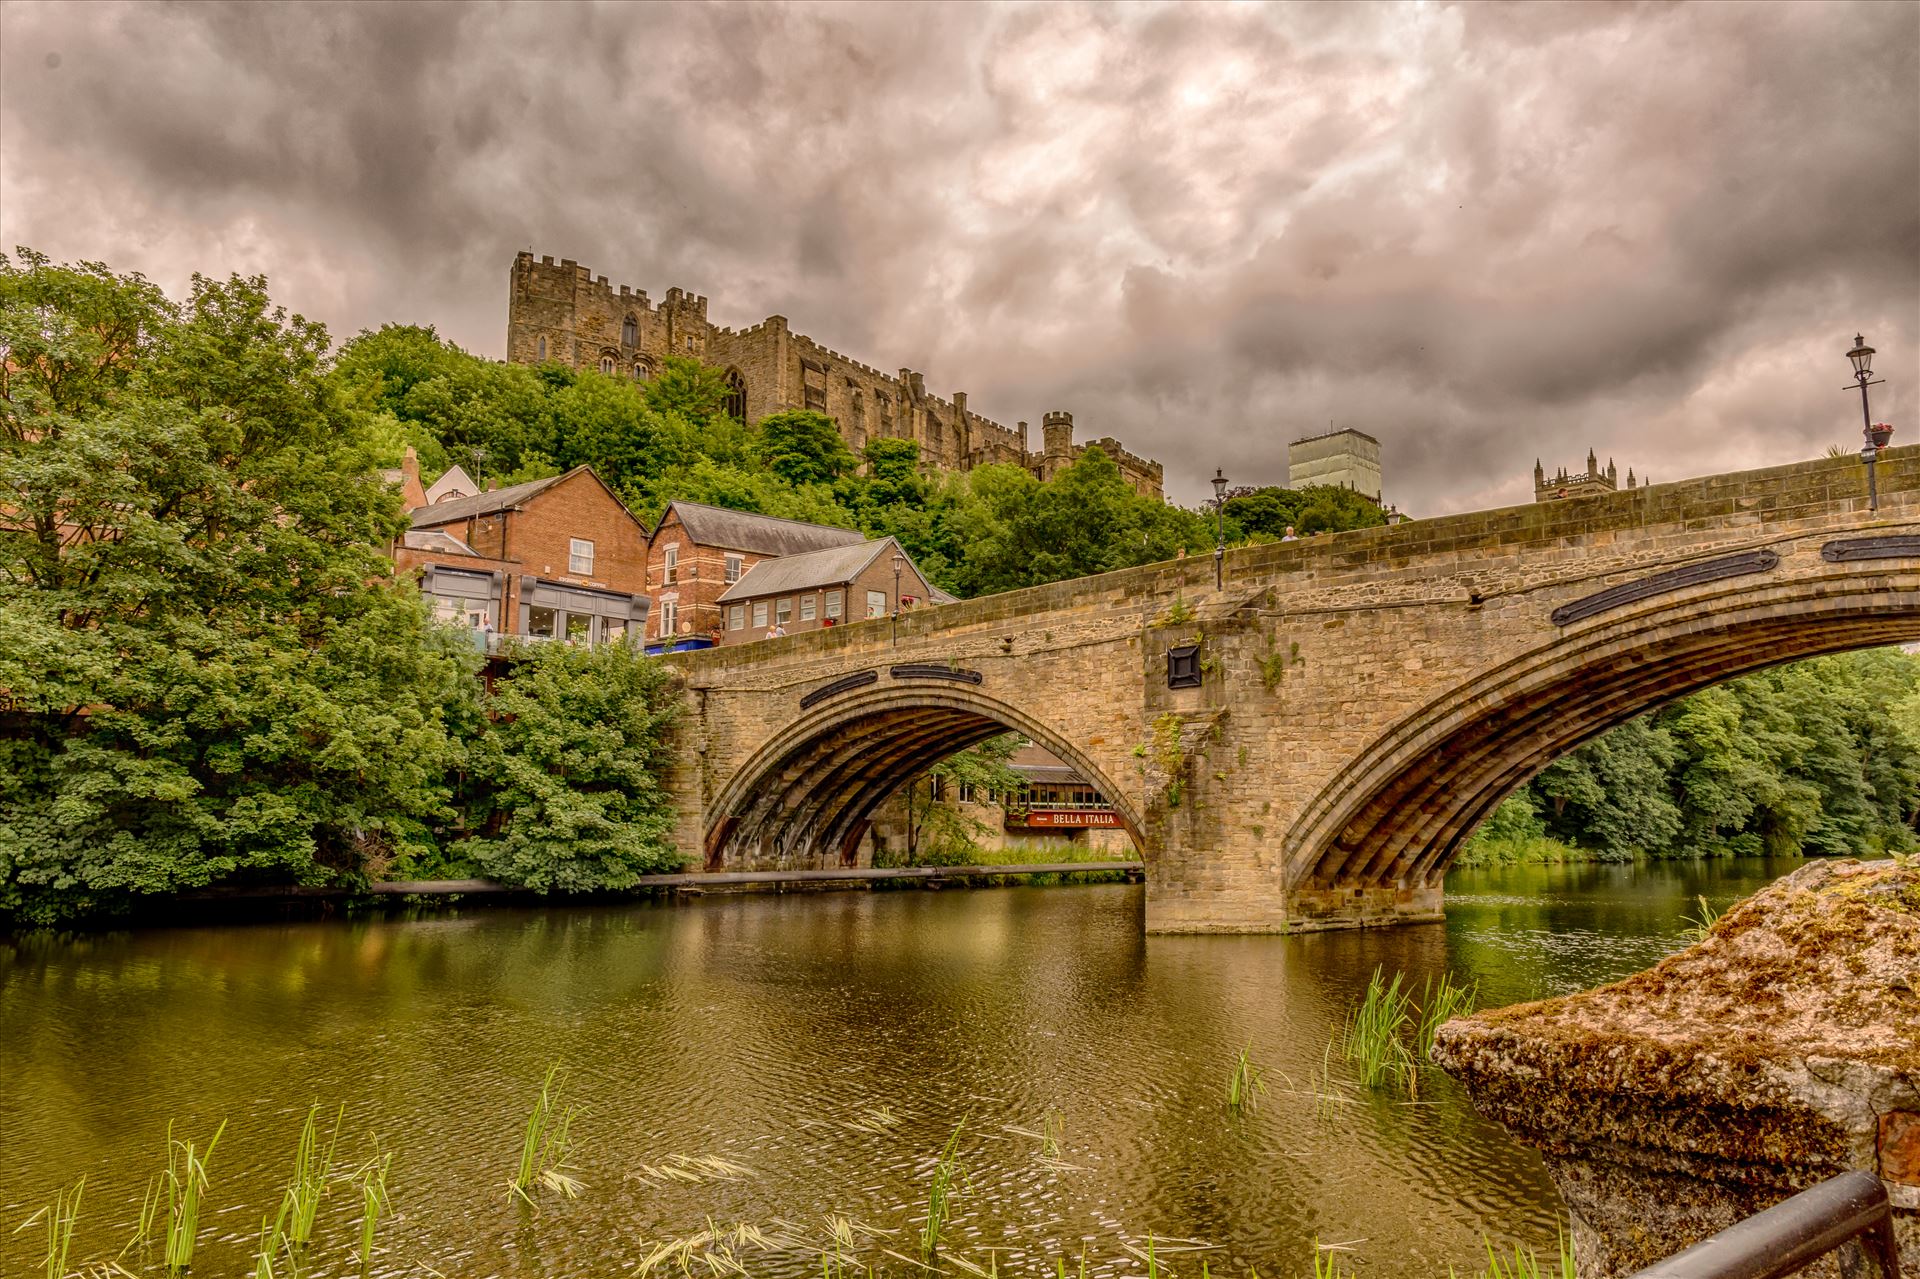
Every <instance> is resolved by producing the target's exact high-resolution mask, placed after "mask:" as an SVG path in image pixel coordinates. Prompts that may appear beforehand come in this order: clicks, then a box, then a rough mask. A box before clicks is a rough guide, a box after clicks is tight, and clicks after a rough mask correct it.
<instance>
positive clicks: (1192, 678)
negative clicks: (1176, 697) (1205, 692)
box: [1167, 644, 1200, 688]
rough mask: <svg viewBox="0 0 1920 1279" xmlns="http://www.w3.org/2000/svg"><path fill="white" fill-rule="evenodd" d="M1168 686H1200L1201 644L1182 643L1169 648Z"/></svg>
mask: <svg viewBox="0 0 1920 1279" xmlns="http://www.w3.org/2000/svg"><path fill="white" fill-rule="evenodd" d="M1167 687H1168V688H1199V687H1200V646H1199V645H1198V644H1182V645H1180V646H1179V647H1178V648H1170V649H1168V650H1167Z"/></svg>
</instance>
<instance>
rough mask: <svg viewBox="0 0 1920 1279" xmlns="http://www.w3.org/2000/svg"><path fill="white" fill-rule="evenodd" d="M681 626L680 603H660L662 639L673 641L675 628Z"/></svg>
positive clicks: (668, 601) (673, 601) (662, 601)
mask: <svg viewBox="0 0 1920 1279" xmlns="http://www.w3.org/2000/svg"><path fill="white" fill-rule="evenodd" d="M679 625H680V601H679V600H661V601H660V638H661V639H672V638H673V632H674V628H675V627H677V626H679Z"/></svg>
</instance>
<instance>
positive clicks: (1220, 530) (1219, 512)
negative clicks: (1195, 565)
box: [1213, 466, 1227, 591]
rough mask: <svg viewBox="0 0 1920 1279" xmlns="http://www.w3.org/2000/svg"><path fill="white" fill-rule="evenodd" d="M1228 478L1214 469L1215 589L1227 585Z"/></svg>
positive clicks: (1222, 472)
mask: <svg viewBox="0 0 1920 1279" xmlns="http://www.w3.org/2000/svg"><path fill="white" fill-rule="evenodd" d="M1226 560H1227V476H1226V472H1224V471H1222V470H1221V469H1220V468H1219V467H1217V466H1216V467H1214V468H1213V589H1214V590H1216V591H1217V590H1219V589H1220V588H1221V587H1223V586H1225V585H1226V584H1227V578H1226Z"/></svg>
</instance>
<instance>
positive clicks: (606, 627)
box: [600, 617, 627, 644]
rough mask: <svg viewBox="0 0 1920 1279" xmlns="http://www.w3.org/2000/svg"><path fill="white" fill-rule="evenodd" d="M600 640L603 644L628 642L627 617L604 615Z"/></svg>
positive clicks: (601, 622)
mask: <svg viewBox="0 0 1920 1279" xmlns="http://www.w3.org/2000/svg"><path fill="white" fill-rule="evenodd" d="M600 642H601V643H602V644H624V643H626V642H627V619H626V618H624V617H604V618H601V619H600Z"/></svg>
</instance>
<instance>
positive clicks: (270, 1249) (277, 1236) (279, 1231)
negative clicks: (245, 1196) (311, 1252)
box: [253, 1197, 292, 1279]
mask: <svg viewBox="0 0 1920 1279" xmlns="http://www.w3.org/2000/svg"><path fill="white" fill-rule="evenodd" d="M286 1225H287V1201H286V1199H285V1197H282V1198H281V1200H280V1211H279V1212H278V1213H276V1214H275V1215H274V1216H272V1217H262V1218H260V1250H259V1251H258V1252H256V1253H254V1254H253V1279H273V1259H274V1258H275V1257H276V1256H278V1255H279V1254H280V1251H281V1249H283V1248H286V1247H287V1232H286ZM288 1258H289V1260H291V1258H292V1253H291V1251H289V1253H288Z"/></svg>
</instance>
